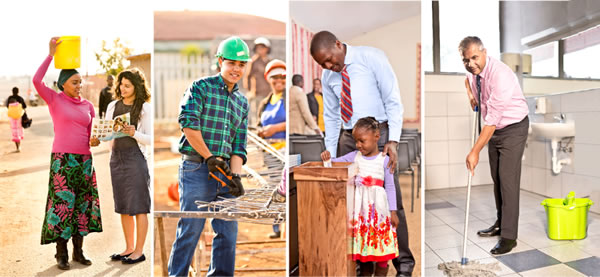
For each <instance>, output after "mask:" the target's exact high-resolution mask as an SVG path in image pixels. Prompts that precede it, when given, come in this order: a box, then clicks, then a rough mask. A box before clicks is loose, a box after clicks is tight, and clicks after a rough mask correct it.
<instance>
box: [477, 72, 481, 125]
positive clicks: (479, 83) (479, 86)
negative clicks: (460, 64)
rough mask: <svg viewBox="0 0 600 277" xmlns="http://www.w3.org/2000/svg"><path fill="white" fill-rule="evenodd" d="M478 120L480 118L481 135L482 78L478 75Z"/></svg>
mask: <svg viewBox="0 0 600 277" xmlns="http://www.w3.org/2000/svg"><path fill="white" fill-rule="evenodd" d="M477 106H478V107H477V118H479V120H478V122H479V133H480V134H481V76H479V75H477Z"/></svg>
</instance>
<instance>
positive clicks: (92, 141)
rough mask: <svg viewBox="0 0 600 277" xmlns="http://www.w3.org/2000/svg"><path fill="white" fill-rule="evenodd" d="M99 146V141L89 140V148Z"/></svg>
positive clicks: (93, 138)
mask: <svg viewBox="0 0 600 277" xmlns="http://www.w3.org/2000/svg"><path fill="white" fill-rule="evenodd" d="M98 145H100V140H99V139H98V138H96V137H92V138H90V146H92V147H95V146H98Z"/></svg>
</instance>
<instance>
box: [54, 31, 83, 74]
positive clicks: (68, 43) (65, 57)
mask: <svg viewBox="0 0 600 277" xmlns="http://www.w3.org/2000/svg"><path fill="white" fill-rule="evenodd" d="M59 41H62V42H61V43H60V44H59V45H58V46H56V53H55V54H54V67H55V68H57V69H75V68H79V67H80V66H81V38H80V37H79V36H63V37H60V39H59Z"/></svg>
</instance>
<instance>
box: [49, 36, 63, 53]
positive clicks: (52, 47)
mask: <svg viewBox="0 0 600 277" xmlns="http://www.w3.org/2000/svg"><path fill="white" fill-rule="evenodd" d="M58 39H60V37H53V38H51V39H50V53H49V54H50V56H54V54H56V46H57V45H59V44H61V43H62V40H61V41H58Z"/></svg>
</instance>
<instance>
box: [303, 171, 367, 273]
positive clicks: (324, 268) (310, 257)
mask: <svg viewBox="0 0 600 277" xmlns="http://www.w3.org/2000/svg"><path fill="white" fill-rule="evenodd" d="M349 165H350V163H346V164H345V165H337V166H343V167H337V168H336V167H332V168H323V167H318V166H315V164H308V165H307V164H304V165H302V166H299V167H297V168H296V169H295V171H294V179H295V180H296V182H297V191H298V249H299V270H300V275H306V276H355V275H356V272H355V266H354V262H353V261H352V260H351V259H349V258H348V253H349V252H348V250H349V249H348V247H349V246H350V231H349V228H348V227H349V224H348V203H347V201H346V198H348V195H347V193H348V192H347V187H349V186H351V185H348V184H347V182H346V180H348V178H349V174H348V173H349V170H348V166H349ZM298 175H300V176H302V177H300V179H298V177H297V176H298ZM311 179H312V181H311ZM315 179H316V180H315ZM323 179H327V180H337V181H322V180H323Z"/></svg>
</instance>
